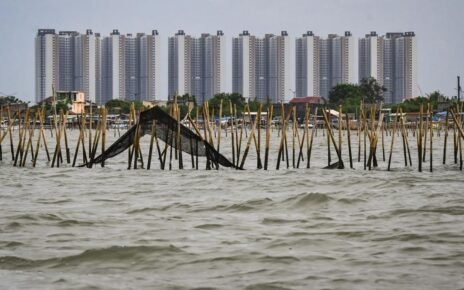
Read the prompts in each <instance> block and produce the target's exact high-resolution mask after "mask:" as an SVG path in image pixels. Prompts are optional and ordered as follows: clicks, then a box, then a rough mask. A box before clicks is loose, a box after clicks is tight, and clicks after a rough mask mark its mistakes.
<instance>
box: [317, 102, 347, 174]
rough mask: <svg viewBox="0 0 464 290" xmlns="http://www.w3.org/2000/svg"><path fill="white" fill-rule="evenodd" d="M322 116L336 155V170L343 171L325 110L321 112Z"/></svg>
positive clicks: (338, 150) (340, 157) (341, 161)
mask: <svg viewBox="0 0 464 290" xmlns="http://www.w3.org/2000/svg"><path fill="white" fill-rule="evenodd" d="M322 115H323V116H324V121H325V123H326V126H327V129H328V130H327V134H328V135H329V137H330V140H332V144H333V146H334V149H335V153H336V154H337V157H338V169H343V168H344V165H343V160H342V156H341V154H340V149H339V147H338V146H337V143H336V142H335V137H334V134H333V131H332V128H331V127H330V125H329V118H328V116H327V112H326V110H325V109H324V110H323V111H322Z"/></svg>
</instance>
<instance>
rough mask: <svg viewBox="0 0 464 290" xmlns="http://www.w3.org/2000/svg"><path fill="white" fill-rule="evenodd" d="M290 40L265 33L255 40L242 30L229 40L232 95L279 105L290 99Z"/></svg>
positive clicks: (283, 34) (282, 34)
mask: <svg viewBox="0 0 464 290" xmlns="http://www.w3.org/2000/svg"><path fill="white" fill-rule="evenodd" d="M290 42H291V40H290V37H289V36H288V34H287V32H286V31H282V33H281V35H274V34H266V35H265V36H264V38H257V37H255V36H252V35H250V34H249V32H248V31H243V33H241V34H240V35H239V36H238V37H236V38H233V39H232V92H235V93H240V94H242V96H243V97H244V98H245V99H247V100H248V99H251V100H254V99H256V100H258V101H261V102H280V101H282V100H285V99H286V98H287V97H288V96H291V95H292V94H293V93H292V92H293V91H292V71H291V67H292V61H291V43H290Z"/></svg>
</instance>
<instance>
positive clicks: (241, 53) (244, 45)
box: [232, 30, 266, 100]
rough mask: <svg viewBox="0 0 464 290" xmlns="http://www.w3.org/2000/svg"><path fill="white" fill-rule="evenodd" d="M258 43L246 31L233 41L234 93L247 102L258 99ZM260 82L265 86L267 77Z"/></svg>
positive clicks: (261, 78) (262, 77)
mask: <svg viewBox="0 0 464 290" xmlns="http://www.w3.org/2000/svg"><path fill="white" fill-rule="evenodd" d="M256 42H257V41H256V37H255V36H252V35H250V33H249V32H248V31H246V30H245V31H243V33H241V34H240V35H239V36H238V37H234V38H233V39H232V92H233V93H239V94H241V95H242V96H243V97H244V98H245V99H246V100H250V99H251V100H253V99H255V98H256V79H257V76H256ZM261 57H262V58H263V56H261ZM264 61H265V60H264V59H263V60H262V62H263V63H264ZM259 80H260V81H262V82H263V83H264V85H263V86H265V82H266V79H265V77H264V76H261V77H260V78H259Z"/></svg>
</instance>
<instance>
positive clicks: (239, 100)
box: [208, 93, 246, 115]
mask: <svg viewBox="0 0 464 290" xmlns="http://www.w3.org/2000/svg"><path fill="white" fill-rule="evenodd" d="M221 100H222V114H223V115H230V105H229V101H230V102H232V104H233V105H236V106H237V115H240V114H241V113H242V111H243V110H244V107H245V104H246V100H245V98H244V97H242V95H240V94H238V93H232V94H227V93H220V94H216V95H215V96H214V97H212V98H211V99H209V100H208V104H209V107H210V108H214V111H215V113H217V112H219V107H220V104H221Z"/></svg>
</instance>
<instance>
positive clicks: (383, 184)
mask: <svg viewBox="0 0 464 290" xmlns="http://www.w3.org/2000/svg"><path fill="white" fill-rule="evenodd" d="M320 139H321V140H320V141H321V142H319V143H320V144H319V143H316V145H315V146H316V147H315V149H314V157H313V158H314V161H312V162H313V163H312V164H313V166H312V168H311V169H298V170H296V169H288V170H287V169H285V170H279V171H276V170H274V169H273V170H271V171H267V172H265V171H258V170H254V169H249V170H246V171H236V170H229V169H221V170H219V171H215V170H213V171H205V170H199V171H196V170H192V169H187V170H182V171H180V170H173V171H161V170H159V169H157V168H158V167H157V165H152V168H154V169H152V170H150V171H147V170H136V171H135V170H126V169H125V167H126V164H125V162H126V161H125V160H126V158H127V155H126V154H123V156H120V157H119V159H116V160H114V161H113V160H112V161H110V162H108V164H107V167H105V168H100V167H98V168H94V169H92V170H88V169H83V168H69V167H65V168H59V169H58V168H48V167H46V166H41V167H39V168H35V169H33V168H30V166H29V167H27V168H16V167H13V166H11V165H10V162H9V161H3V162H2V163H1V164H0V205H1V211H0V288H1V289H464V193H463V185H464V182H463V173H462V172H461V171H459V170H458V169H457V167H456V166H455V165H451V164H450V165H445V166H443V165H441V164H439V163H441V160H439V158H438V156H440V154H441V153H440V152H441V151H440V150H441V149H440V148H437V149H436V150H437V151H436V154H435V155H436V158H437V161H436V163H437V165H436V167H435V171H434V172H433V173H429V172H423V173H418V172H417V170H416V168H404V165H403V160H402V153H401V151H397V152H396V153H395V155H394V167H393V168H394V171H393V172H386V171H385V164H383V163H382V165H381V168H380V169H378V170H373V171H364V170H362V164H360V163H357V162H356V163H355V167H356V170H350V169H345V170H322V169H320V168H321V167H323V166H324V165H325V163H326V159H325V157H324V156H325V154H326V151H325V149H324V148H326V147H324V145H323V142H322V141H323V140H324V138H322V137H321V138H320ZM224 140H227V139H224ZM413 141H414V139H411V143H412V142H413ZM224 142H226V141H224ZM388 144H389V143H388ZM398 144H399V143H398ZM145 145H146V144H145ZM388 147H389V146H388ZM397 149H398V150H402V149H401V147H400V146H397ZM353 151H355V150H353ZM345 152H346V151H345ZM414 152H415V151H414ZM4 154H5V153H4ZM227 154H228V152H227V150H226V155H227ZM274 155H275V151H273V153H272V156H273V158H275V156H274ZM414 155H416V154H413V157H414ZM4 158H5V155H4ZM184 158H186V157H184ZM250 158H251V159H250V161H249V162H248V167H249V168H253V165H254V163H253V162H254V160H253V156H251V157H250ZM273 160H274V161H275V159H273ZM274 161H273V162H274ZM274 166H275V162H274V163H272V167H273V168H274Z"/></svg>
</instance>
